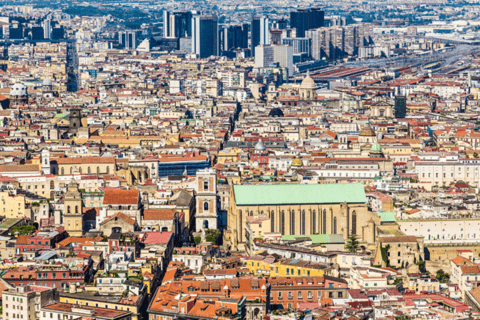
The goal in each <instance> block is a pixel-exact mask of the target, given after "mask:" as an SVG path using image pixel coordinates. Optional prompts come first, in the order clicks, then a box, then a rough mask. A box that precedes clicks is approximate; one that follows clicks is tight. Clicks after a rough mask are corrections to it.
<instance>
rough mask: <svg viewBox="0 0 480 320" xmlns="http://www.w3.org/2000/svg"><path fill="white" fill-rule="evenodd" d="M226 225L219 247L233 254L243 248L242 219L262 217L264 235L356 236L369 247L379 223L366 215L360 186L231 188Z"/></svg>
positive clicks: (375, 216) (250, 186)
mask: <svg viewBox="0 0 480 320" xmlns="http://www.w3.org/2000/svg"><path fill="white" fill-rule="evenodd" d="M231 195H232V196H233V199H232V201H230V207H229V210H228V227H227V230H226V231H225V234H224V244H225V245H226V246H227V248H228V249H230V250H233V251H236V250H238V251H243V250H245V245H246V242H247V241H253V239H246V236H245V234H246V232H245V228H246V222H247V220H248V217H251V216H253V217H258V216H266V217H268V218H269V219H268V220H266V221H265V222H264V223H268V224H269V225H270V232H271V233H277V234H281V235H311V234H341V235H343V237H344V238H345V239H346V238H347V237H348V236H349V235H350V234H352V233H353V234H356V235H357V236H358V238H359V239H360V240H361V241H366V242H367V243H373V242H374V241H375V229H376V226H378V225H380V218H379V217H378V215H377V214H375V213H372V212H370V211H368V207H367V199H366V196H365V191H364V188H363V185H362V184H360V183H337V184H273V185H232V190H231Z"/></svg>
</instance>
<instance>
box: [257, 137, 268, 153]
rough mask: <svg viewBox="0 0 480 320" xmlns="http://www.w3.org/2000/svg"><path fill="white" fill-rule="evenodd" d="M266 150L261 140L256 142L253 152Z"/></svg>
mask: <svg viewBox="0 0 480 320" xmlns="http://www.w3.org/2000/svg"><path fill="white" fill-rule="evenodd" d="M265 149H266V148H265V145H264V144H263V141H262V139H258V142H257V144H256V145H255V150H256V151H264V150H265Z"/></svg>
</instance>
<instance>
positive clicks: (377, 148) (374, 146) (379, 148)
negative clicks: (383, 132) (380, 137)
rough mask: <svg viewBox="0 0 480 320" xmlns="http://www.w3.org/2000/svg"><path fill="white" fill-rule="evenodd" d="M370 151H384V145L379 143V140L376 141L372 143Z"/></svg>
mask: <svg viewBox="0 0 480 320" xmlns="http://www.w3.org/2000/svg"><path fill="white" fill-rule="evenodd" d="M370 151H372V152H382V146H381V145H380V143H378V141H375V142H374V143H373V144H372V147H371V148H370Z"/></svg>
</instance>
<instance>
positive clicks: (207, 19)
mask: <svg viewBox="0 0 480 320" xmlns="http://www.w3.org/2000/svg"><path fill="white" fill-rule="evenodd" d="M218 40H219V39H218V18H217V16H216V15H195V16H193V18H192V52H193V53H195V54H197V55H198V56H199V57H200V58H207V57H210V56H218V55H219V51H220V50H219V49H220V43H219V41H218Z"/></svg>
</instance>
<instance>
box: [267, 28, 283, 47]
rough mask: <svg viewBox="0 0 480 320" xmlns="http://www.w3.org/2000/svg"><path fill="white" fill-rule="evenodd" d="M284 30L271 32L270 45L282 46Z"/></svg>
mask: <svg viewBox="0 0 480 320" xmlns="http://www.w3.org/2000/svg"><path fill="white" fill-rule="evenodd" d="M282 33H283V31H282V30H278V29H272V30H270V44H282Z"/></svg>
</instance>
